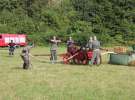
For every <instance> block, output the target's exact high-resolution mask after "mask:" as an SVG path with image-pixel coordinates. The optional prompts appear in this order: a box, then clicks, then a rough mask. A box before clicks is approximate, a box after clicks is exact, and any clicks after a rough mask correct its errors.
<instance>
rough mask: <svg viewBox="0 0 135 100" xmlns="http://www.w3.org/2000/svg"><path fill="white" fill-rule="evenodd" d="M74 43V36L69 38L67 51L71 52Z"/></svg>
mask: <svg viewBox="0 0 135 100" xmlns="http://www.w3.org/2000/svg"><path fill="white" fill-rule="evenodd" d="M73 44H74V40H73V39H72V37H71V36H70V37H69V40H68V41H67V52H70V50H71V48H72V46H73Z"/></svg>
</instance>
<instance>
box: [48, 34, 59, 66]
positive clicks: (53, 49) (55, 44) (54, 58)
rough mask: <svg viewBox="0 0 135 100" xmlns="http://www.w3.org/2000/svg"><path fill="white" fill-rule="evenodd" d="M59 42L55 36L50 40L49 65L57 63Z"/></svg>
mask: <svg viewBox="0 0 135 100" xmlns="http://www.w3.org/2000/svg"><path fill="white" fill-rule="evenodd" d="M60 42H61V40H57V39H56V36H53V39H51V48H50V52H51V58H50V60H51V63H52V64H54V63H55V62H56V61H57V48H58V43H60Z"/></svg>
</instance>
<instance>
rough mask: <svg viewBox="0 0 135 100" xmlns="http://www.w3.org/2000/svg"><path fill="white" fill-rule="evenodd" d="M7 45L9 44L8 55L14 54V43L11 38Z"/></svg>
mask: <svg viewBox="0 0 135 100" xmlns="http://www.w3.org/2000/svg"><path fill="white" fill-rule="evenodd" d="M8 46H9V55H14V50H15V46H16V44H15V43H14V42H13V40H11V42H10V43H9V44H8Z"/></svg>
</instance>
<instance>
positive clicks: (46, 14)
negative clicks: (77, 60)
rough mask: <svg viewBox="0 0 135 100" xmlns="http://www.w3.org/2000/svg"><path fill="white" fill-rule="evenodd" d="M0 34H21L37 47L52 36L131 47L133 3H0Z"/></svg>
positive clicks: (134, 21)
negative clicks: (94, 39) (92, 40)
mask: <svg viewBox="0 0 135 100" xmlns="http://www.w3.org/2000/svg"><path fill="white" fill-rule="evenodd" d="M0 33H25V34H27V35H28V36H29V37H30V38H32V39H33V40H34V41H36V43H37V44H39V45H42V44H45V43H47V40H48V39H49V38H50V37H51V36H53V35H56V36H58V37H60V38H61V39H62V40H63V41H65V40H66V39H67V37H68V36H73V37H74V39H75V40H80V41H83V42H85V41H86V40H87V39H88V37H89V36H93V35H96V36H97V37H98V38H99V39H100V40H101V42H102V44H104V45H107V44H115V45H116V44H128V43H130V44H131V43H134V40H135V0H0Z"/></svg>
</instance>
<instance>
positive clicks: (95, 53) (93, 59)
mask: <svg viewBox="0 0 135 100" xmlns="http://www.w3.org/2000/svg"><path fill="white" fill-rule="evenodd" d="M96 56H97V52H96V51H93V56H92V59H91V61H89V65H93V64H94V62H95V59H96Z"/></svg>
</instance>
